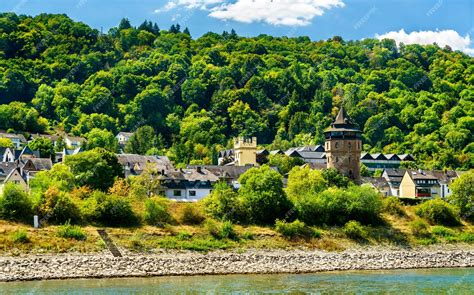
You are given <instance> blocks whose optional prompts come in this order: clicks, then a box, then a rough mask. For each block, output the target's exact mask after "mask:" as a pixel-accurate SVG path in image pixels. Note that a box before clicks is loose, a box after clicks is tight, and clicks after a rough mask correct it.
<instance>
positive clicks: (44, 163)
mask: <svg viewBox="0 0 474 295" xmlns="http://www.w3.org/2000/svg"><path fill="white" fill-rule="evenodd" d="M28 163H31V164H32V165H33V167H34V171H41V170H51V168H52V167H53V162H52V161H51V159H49V158H30V159H27V160H25V161H24V162H23V167H25V166H26V165H27V164H28Z"/></svg>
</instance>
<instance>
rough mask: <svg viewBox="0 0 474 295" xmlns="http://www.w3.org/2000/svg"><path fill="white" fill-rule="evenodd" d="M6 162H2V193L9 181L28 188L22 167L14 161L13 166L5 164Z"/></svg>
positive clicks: (0, 185) (0, 174)
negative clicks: (21, 170)
mask: <svg viewBox="0 0 474 295" xmlns="http://www.w3.org/2000/svg"><path fill="white" fill-rule="evenodd" d="M4 164H5V163H0V194H2V193H3V188H4V187H5V185H6V184H7V183H14V184H17V185H19V186H20V187H21V188H22V189H23V190H24V191H27V190H28V184H27V183H26V180H25V179H24V178H23V176H22V175H21V172H20V168H18V167H17V166H16V164H14V163H10V165H11V167H8V166H5V165H4Z"/></svg>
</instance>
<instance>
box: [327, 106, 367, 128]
mask: <svg viewBox="0 0 474 295" xmlns="http://www.w3.org/2000/svg"><path fill="white" fill-rule="evenodd" d="M325 131H326V132H328V131H355V132H361V131H360V130H359V128H357V126H356V125H355V124H354V123H353V122H352V120H351V118H350V117H349V115H347V113H346V110H345V109H344V108H343V107H341V108H340V109H339V113H337V116H336V119H335V120H334V122H333V123H332V124H331V126H330V127H329V128H328V129H326V130H325Z"/></svg>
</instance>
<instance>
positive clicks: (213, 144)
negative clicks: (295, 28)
mask: <svg viewBox="0 0 474 295" xmlns="http://www.w3.org/2000/svg"><path fill="white" fill-rule="evenodd" d="M0 24H2V25H1V27H0V129H4V130H7V129H10V130H13V131H17V132H29V133H33V132H34V133H36V132H53V131H55V130H64V131H66V132H72V133H74V134H75V135H82V136H87V135H89V136H91V134H90V132H92V130H93V129H95V128H98V129H105V130H108V131H110V132H112V133H113V134H115V133H116V132H117V131H130V132H134V131H136V130H137V129H138V128H139V127H140V126H150V127H151V128H153V130H154V135H156V136H157V137H158V138H160V141H161V143H160V145H162V146H159V147H157V148H159V149H160V150H161V149H163V148H165V149H166V150H167V152H168V155H169V156H170V157H171V159H172V160H174V161H176V162H178V163H189V162H191V161H201V162H204V163H211V162H215V159H214V158H213V156H214V154H215V151H216V150H217V149H219V148H229V147H231V141H230V140H229V139H230V138H231V137H233V136H236V135H243V136H257V137H258V140H259V143H261V144H264V145H269V146H271V147H272V148H281V149H284V148H287V147H288V146H291V145H299V144H320V143H322V142H323V140H324V138H323V130H324V129H325V128H326V127H327V126H328V125H329V123H330V122H331V121H332V120H333V118H334V116H335V115H336V113H337V111H338V109H339V108H340V107H341V106H344V107H345V108H346V110H347V111H348V113H349V115H350V116H351V117H352V118H353V120H354V121H355V123H356V124H357V125H358V126H359V128H361V129H362V130H363V132H364V138H363V142H364V150H365V151H367V152H373V153H375V152H384V153H400V154H403V153H411V154H413V155H414V156H415V157H416V158H417V161H418V162H419V163H420V167H421V168H428V169H442V168H456V169H470V168H473V167H474V157H473V153H474V146H473V143H472V142H473V134H474V132H473V131H474V119H473V118H474V107H473V105H474V102H473V98H474V86H473V85H474V63H473V58H472V57H470V56H468V55H466V54H463V53H462V52H459V51H453V50H451V49H450V48H440V47H438V46H437V45H435V44H434V45H425V46H421V45H403V44H402V45H400V46H398V47H397V45H396V44H395V41H393V40H374V39H364V40H358V41H346V40H343V39H342V38H340V37H338V38H331V39H329V40H326V41H311V40H310V39H309V38H307V37H295V38H288V37H272V36H268V35H260V36H257V37H240V36H238V35H237V33H236V32H235V31H233V30H232V31H231V32H230V33H229V32H223V33H222V34H217V33H207V34H204V35H203V36H201V37H199V38H197V39H192V38H191V36H190V34H189V30H188V29H187V28H186V29H184V30H182V28H181V27H180V26H179V25H178V24H176V25H173V26H171V28H170V29H169V30H162V29H160V28H159V27H158V25H157V24H154V23H152V22H150V21H145V22H143V23H142V24H140V25H139V26H138V27H135V26H134V25H133V24H132V23H130V21H129V20H127V19H123V20H122V21H121V22H120V24H118V26H117V27H115V28H112V29H111V30H110V31H109V32H108V33H105V34H101V33H99V31H97V30H95V29H92V28H90V27H89V26H87V25H86V24H84V23H81V22H75V21H73V20H71V19H70V18H69V17H67V16H66V15H52V14H40V15H38V16H35V17H30V16H25V15H16V14H14V13H2V14H0ZM190 29H191V30H192V28H190ZM92 134H93V135H94V138H95V139H94V144H93V146H96V145H103V146H102V147H105V148H108V149H113V147H112V148H111V142H110V141H109V140H108V139H107V138H110V136H105V134H100V136H99V133H98V132H97V131H94V132H93V133H92ZM132 150H133V151H136V152H140V153H146V152H148V150H149V146H144V147H142V146H140V147H139V148H138V149H135V148H133V149H132Z"/></svg>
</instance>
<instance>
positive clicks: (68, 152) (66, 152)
mask: <svg viewBox="0 0 474 295" xmlns="http://www.w3.org/2000/svg"><path fill="white" fill-rule="evenodd" d="M80 152H82V147H78V148H75V149H72V150H69V149H66V148H64V149H63V154H64V155H65V156H73V155H77V154H79V153H80Z"/></svg>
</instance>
